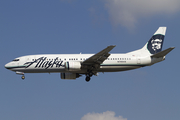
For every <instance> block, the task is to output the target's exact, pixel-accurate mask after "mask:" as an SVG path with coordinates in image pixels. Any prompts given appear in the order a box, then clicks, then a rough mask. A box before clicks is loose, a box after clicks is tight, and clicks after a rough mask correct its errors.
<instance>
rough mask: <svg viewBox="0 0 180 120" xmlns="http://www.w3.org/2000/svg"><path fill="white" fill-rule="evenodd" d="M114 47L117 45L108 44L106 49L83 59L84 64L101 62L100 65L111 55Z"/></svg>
mask: <svg viewBox="0 0 180 120" xmlns="http://www.w3.org/2000/svg"><path fill="white" fill-rule="evenodd" d="M114 47H115V45H110V46H108V47H107V48H105V49H104V50H102V51H100V52H98V53H97V54H94V55H93V56H91V57H90V58H88V59H87V60H85V61H83V62H82V63H81V64H84V65H94V64H99V65H100V64H101V63H103V62H104V60H106V59H107V58H108V57H109V56H110V54H109V51H111V50H112V49H113V48H114Z"/></svg>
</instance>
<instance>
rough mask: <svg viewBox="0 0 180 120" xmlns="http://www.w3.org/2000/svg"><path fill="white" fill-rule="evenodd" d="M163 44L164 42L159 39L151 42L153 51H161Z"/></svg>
mask: <svg viewBox="0 0 180 120" xmlns="http://www.w3.org/2000/svg"><path fill="white" fill-rule="evenodd" d="M161 43H162V40H159V39H156V40H152V41H151V44H152V49H153V50H154V51H156V50H158V49H161Z"/></svg>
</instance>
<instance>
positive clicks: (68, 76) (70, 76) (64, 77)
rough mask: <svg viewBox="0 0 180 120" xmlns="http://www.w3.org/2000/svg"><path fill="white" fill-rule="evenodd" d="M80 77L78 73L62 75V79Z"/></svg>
mask: <svg viewBox="0 0 180 120" xmlns="http://www.w3.org/2000/svg"><path fill="white" fill-rule="evenodd" d="M80 76H81V75H79V74H77V73H61V79H76V78H78V77H80Z"/></svg>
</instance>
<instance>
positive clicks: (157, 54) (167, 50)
mask: <svg viewBox="0 0 180 120" xmlns="http://www.w3.org/2000/svg"><path fill="white" fill-rule="evenodd" d="M174 48H175V47H170V48H168V49H166V50H163V51H161V52H158V53H156V54H154V55H152V56H151V57H155V58H159V57H164V56H165V55H167V54H168V53H169V52H171V50H173V49H174Z"/></svg>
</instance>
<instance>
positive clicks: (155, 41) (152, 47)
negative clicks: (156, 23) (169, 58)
mask: <svg viewBox="0 0 180 120" xmlns="http://www.w3.org/2000/svg"><path fill="white" fill-rule="evenodd" d="M163 41H164V35H154V36H152V38H151V39H150V40H149V42H148V45H147V48H148V50H149V52H150V53H151V54H155V53H158V52H160V51H161V50H162V45H163Z"/></svg>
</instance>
